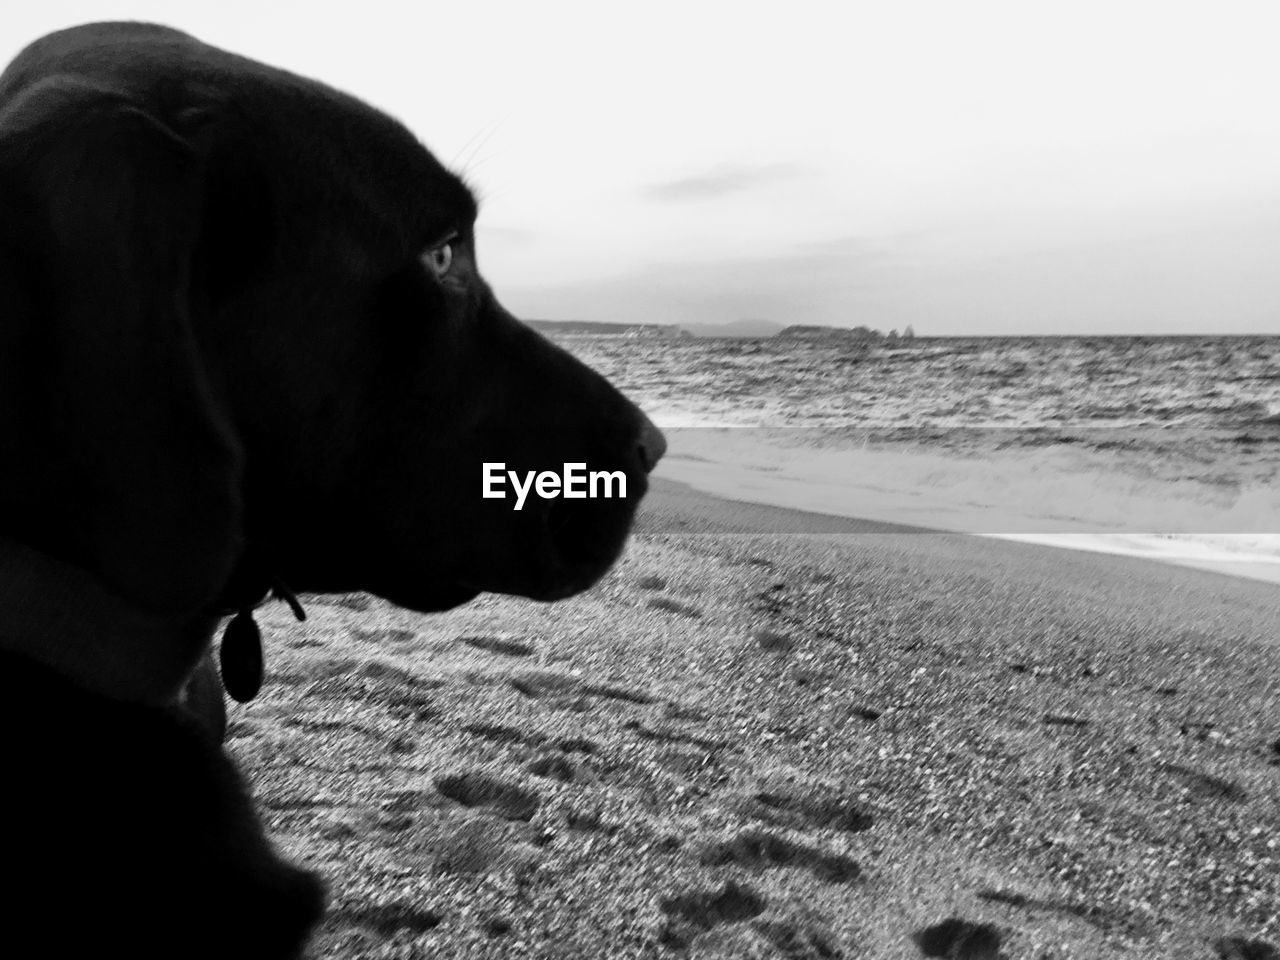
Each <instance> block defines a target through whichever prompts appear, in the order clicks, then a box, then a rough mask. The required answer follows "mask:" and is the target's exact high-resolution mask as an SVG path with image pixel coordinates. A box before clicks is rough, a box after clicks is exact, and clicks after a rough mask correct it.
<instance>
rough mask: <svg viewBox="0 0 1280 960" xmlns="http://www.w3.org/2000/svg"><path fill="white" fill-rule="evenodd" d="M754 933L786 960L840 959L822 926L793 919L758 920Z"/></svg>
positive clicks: (835, 947)
mask: <svg viewBox="0 0 1280 960" xmlns="http://www.w3.org/2000/svg"><path fill="white" fill-rule="evenodd" d="M754 927H755V930H756V932H757V933H759V934H760V936H762V937H763V938H764V939H765V940H767V941H769V943H770V944H772V945H773V947H774V948H775V949H776V950H777V951H778V953H780V954H781V955H782V956H783V957H785V958H787V960H840V958H841V957H843V956H844V954H843V953H842V952H841V951H840V948H839V947H837V946H836V942H835V938H834V937H832V936H831V934H830V933H829V932H828V931H826V930H824V929H822V927H820V926H818V925H816V924H812V923H804V922H799V921H795V920H757V921H756V922H755V924H754Z"/></svg>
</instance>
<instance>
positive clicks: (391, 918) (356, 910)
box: [325, 903, 443, 940]
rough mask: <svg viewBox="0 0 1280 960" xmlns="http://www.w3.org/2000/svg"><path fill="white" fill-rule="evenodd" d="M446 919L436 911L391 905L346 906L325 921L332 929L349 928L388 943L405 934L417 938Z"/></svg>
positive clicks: (405, 904)
mask: <svg viewBox="0 0 1280 960" xmlns="http://www.w3.org/2000/svg"><path fill="white" fill-rule="evenodd" d="M442 921H443V918H442V917H441V916H440V915H439V914H438V913H436V912H435V911H433V910H424V909H421V908H419V907H415V906H413V905H411V904H407V903H387V904H381V905H378V906H367V907H343V908H340V909H338V910H334V911H332V912H331V913H330V915H329V917H328V919H327V920H326V921H325V927H326V929H329V930H335V929H337V930H341V929H344V928H345V929H347V930H350V931H358V932H361V933H366V934H368V935H370V936H373V937H377V938H378V939H380V940H388V939H390V938H391V937H393V936H395V935H396V934H397V933H399V932H401V931H406V932H408V933H410V934H413V935H417V934H421V933H426V932H427V931H428V930H433V929H435V928H436V927H438V926H440V924H441V922H442Z"/></svg>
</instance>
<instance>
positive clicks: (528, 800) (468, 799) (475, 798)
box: [435, 770, 539, 821]
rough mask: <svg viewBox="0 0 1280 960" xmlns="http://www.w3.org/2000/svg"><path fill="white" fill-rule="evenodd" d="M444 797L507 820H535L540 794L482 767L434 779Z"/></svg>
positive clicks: (437, 788)
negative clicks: (488, 771)
mask: <svg viewBox="0 0 1280 960" xmlns="http://www.w3.org/2000/svg"><path fill="white" fill-rule="evenodd" d="M435 787H436V790H437V791H439V792H440V794H441V796H444V797H447V798H449V799H450V800H452V801H453V802H454V803H460V804H462V805H463V806H464V807H473V808H482V809H485V810H488V811H490V812H492V813H494V814H496V815H497V816H499V817H502V818H503V819H504V820H526V821H527V820H532V819H533V815H534V814H535V813H537V812H538V803H539V799H538V795H537V794H536V793H534V792H532V791H531V790H526V789H524V788H523V787H520V786H517V785H516V784H514V783H511V782H509V781H507V780H505V779H503V778H501V777H497V776H494V775H493V774H491V773H485V772H484V771H482V770H468V771H464V772H462V773H453V774H448V775H446V776H440V777H436V778H435Z"/></svg>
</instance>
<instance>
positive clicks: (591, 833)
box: [230, 481, 1280, 960]
mask: <svg viewBox="0 0 1280 960" xmlns="http://www.w3.org/2000/svg"><path fill="white" fill-rule="evenodd" d="M307 610H308V614H309V619H308V620H307V621H306V622H305V623H302V624H295V623H294V622H293V621H292V619H291V617H290V615H289V613H288V611H287V610H286V609H285V608H284V607H283V606H281V605H272V606H269V607H266V608H264V609H263V610H262V611H261V616H260V617H259V622H260V623H261V624H262V626H263V631H264V634H265V636H266V638H267V640H266V642H267V651H268V653H267V655H268V669H269V678H268V682H267V685H266V688H265V689H264V692H263V695H262V696H261V697H260V698H259V699H258V700H256V701H254V702H253V703H252V704H250V705H249V706H247V707H235V708H234V709H233V712H232V727H231V731H230V738H231V739H230V749H231V752H232V753H233V755H234V756H235V757H236V758H237V759H238V760H239V761H240V762H241V764H242V767H243V768H244V770H245V771H246V774H247V775H248V776H249V778H250V779H251V781H252V782H253V785H254V789H255V792H256V795H257V798H258V802H259V805H260V808H261V810H262V812H263V815H264V818H265V819H266V820H267V821H268V823H269V829H270V830H271V832H272V834H273V835H274V836H275V837H276V838H277V839H278V841H279V842H280V843H281V845H282V846H283V847H284V848H285V849H287V850H288V851H290V852H291V853H292V854H294V855H295V856H296V857H298V858H299V859H302V860H304V861H305V862H307V863H308V864H310V865H311V866H312V867H314V868H315V869H317V870H320V871H321V872H323V873H324V874H325V875H326V876H327V877H328V879H329V883H330V912H329V917H328V919H327V921H326V923H325V926H324V927H323V928H322V931H321V933H320V935H319V936H318V937H317V939H316V941H315V943H314V945H313V951H312V956H314V957H316V958H321V957H325V958H328V957H405V958H407V957H435V956H441V957H444V956H447V957H454V958H463V957H468V958H469V957H511V958H523V957H548V958H550V957H560V958H570V957H580V958H592V960H595V958H624V957H672V958H679V957H685V956H692V957H724V958H730V957H733V958H739V957H761V958H763V957H788V958H815V960H817V958H835V957H842V958H849V960H854V958H881V957H884V958H897V957H903V958H907V957H922V956H937V957H952V958H992V957H1005V958H1009V960H1014V958H1045V960H1048V958H1055V960H1067V958H1080V960H1106V958H1113V957H1116V958H1118V957H1126V958H1129V957H1133V958H1152V960H1155V958H1161V960H1184V958H1185V960H1210V958H1215V957H1219V958H1231V960H1238V958H1241V960H1242V958H1264V957H1275V956H1277V955H1278V954H1277V952H1276V945H1277V944H1280V789H1278V788H1280V709H1277V708H1278V706H1280V669H1278V668H1280V645H1278V644H1280V588H1277V586H1275V585H1274V584H1269V583H1265V582H1260V581H1255V580H1248V579H1241V578H1235V577H1229V576H1225V575H1222V574H1218V573H1211V572H1204V571H1199V570H1192V569H1186V568H1182V567H1176V566H1170V565H1167V564H1157V563H1152V562H1148V561H1144V560H1140V559H1133V558H1129V557H1123V556H1108V555H1103V554H1097V553H1083V552H1078V551H1067V550H1057V549H1052V548H1048V547H1044V546H1039V545H1034V544H1024V543H1015V542H1005V541H998V540H992V539H986V538H980V537H974V536H967V535H960V534H928V533H919V532H912V531H911V530H909V529H908V528H902V527H894V526H892V525H889V524H880V523H871V522H866V521H858V520H853V519H844V518H839V519H837V518H832V517H824V516H820V515H805V514H803V513H797V512H795V511H788V510H783V509H780V508H775V507H765V506H753V505H750V504H742V503H735V502H730V501H725V500H720V499H716V498H715V497H712V496H709V495H707V494H703V493H698V492H696V491H694V490H692V489H691V488H688V487H684V486H681V485H679V484H674V483H671V482H665V481H659V482H658V483H657V484H656V488H655V490H654V491H653V492H652V493H651V494H650V496H649V498H648V499H647V500H646V502H645V506H644V508H643V517H642V520H641V523H640V526H639V531H638V533H637V535H636V536H635V537H634V538H633V540H632V542H631V544H630V546H629V548H628V551H627V553H626V556H625V557H624V559H623V560H622V561H621V562H620V563H619V564H618V566H617V567H616V568H615V569H614V571H613V572H612V573H611V574H610V575H609V576H608V577H607V578H606V579H605V580H604V581H603V582H602V583H601V584H599V585H598V586H597V587H596V588H594V589H593V590H591V591H590V592H588V593H587V594H585V595H583V596H581V597H578V598H575V599H573V600H570V601H566V602H563V603H559V604H553V605H541V604H535V603H531V602H526V601H520V600H514V599H509V598H499V597H484V598H481V599H480V600H478V601H476V602H474V603H472V604H470V605H468V606H467V607H465V608H462V609H460V610H457V611H454V612H451V613H448V614H443V615H434V616H420V615H415V614H411V613H408V612H405V611H402V610H398V609H396V608H393V607H391V606H390V605H388V604H386V603H384V602H382V601H380V600H377V599H374V598H370V597H367V596H364V595H351V596H347V597H327V598H322V597H314V598H310V600H309V601H308V603H307Z"/></svg>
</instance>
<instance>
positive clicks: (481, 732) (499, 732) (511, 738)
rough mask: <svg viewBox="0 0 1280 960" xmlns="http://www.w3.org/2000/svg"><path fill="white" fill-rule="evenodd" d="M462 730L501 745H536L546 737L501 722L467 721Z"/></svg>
mask: <svg viewBox="0 0 1280 960" xmlns="http://www.w3.org/2000/svg"><path fill="white" fill-rule="evenodd" d="M462 732H463V733H469V734H472V735H473V736H476V737H479V738H480V739H481V740H488V741H489V742H490V743H496V744H499V745H501V746H512V745H514V744H520V745H521V746H526V747H536V746H539V745H541V744H542V743H544V742H545V741H546V739H547V738H546V737H544V736H543V735H542V734H540V733H525V732H523V731H521V730H517V729H515V728H514V727H507V726H504V725H503V724H501V723H468V724H467V725H466V726H464V727H463V728H462Z"/></svg>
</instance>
